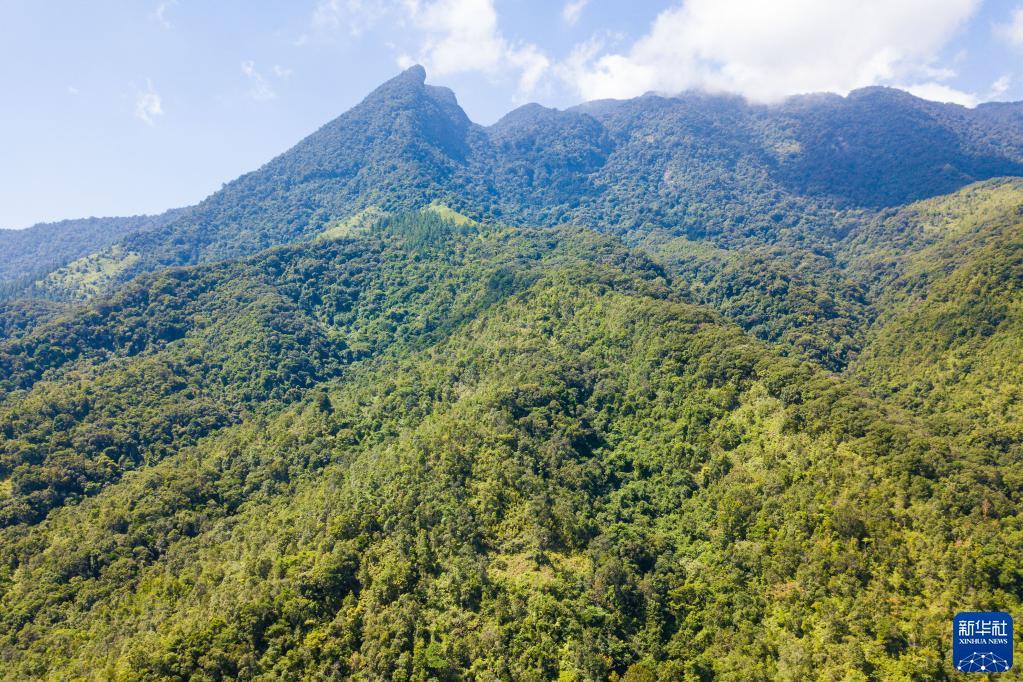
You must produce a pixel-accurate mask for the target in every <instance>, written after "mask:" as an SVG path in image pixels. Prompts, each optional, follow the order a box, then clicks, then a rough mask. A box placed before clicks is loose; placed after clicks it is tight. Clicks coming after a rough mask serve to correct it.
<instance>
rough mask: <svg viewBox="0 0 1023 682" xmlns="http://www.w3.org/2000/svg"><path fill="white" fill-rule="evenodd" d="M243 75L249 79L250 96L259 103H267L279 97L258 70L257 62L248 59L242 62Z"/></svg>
mask: <svg viewBox="0 0 1023 682" xmlns="http://www.w3.org/2000/svg"><path fill="white" fill-rule="evenodd" d="M242 73H243V74H245V77H246V78H248V79H249V96H250V97H252V99H254V100H256V101H257V102H266V101H267V100H271V99H274V98H275V97H277V93H276V92H274V89H273V88H272V87H270V83H268V82H267V80H266V78H264V77H263V74H261V73H260V72H259V71H257V70H256V62H254V61H252V60H251V59H247V60H245V61H244V62H242Z"/></svg>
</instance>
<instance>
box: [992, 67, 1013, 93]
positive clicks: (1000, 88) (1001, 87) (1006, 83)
mask: <svg viewBox="0 0 1023 682" xmlns="http://www.w3.org/2000/svg"><path fill="white" fill-rule="evenodd" d="M1010 87H1012V76H1011V75H1010V74H1007V73H1006V74H1002V75H1001V76H999V77H998V80H996V81H995V82H994V83H992V84H991V99H998V98H999V97H1001V96H1002V95H1004V94H1005V93H1006V92H1008V91H1009V88H1010Z"/></svg>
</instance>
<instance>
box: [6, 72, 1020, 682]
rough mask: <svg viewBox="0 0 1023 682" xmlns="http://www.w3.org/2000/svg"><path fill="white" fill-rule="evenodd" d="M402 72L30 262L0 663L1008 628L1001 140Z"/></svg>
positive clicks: (891, 104)
mask: <svg viewBox="0 0 1023 682" xmlns="http://www.w3.org/2000/svg"><path fill="white" fill-rule="evenodd" d="M424 78H425V74H424V72H423V71H422V70H421V69H420V68H413V69H410V70H409V71H406V72H405V73H403V74H401V75H400V76H398V77H397V78H396V79H394V80H392V81H390V82H388V83H386V84H384V85H383V86H381V88H380V89H378V90H377V91H375V92H374V93H372V94H371V95H370V96H369V97H368V98H367V99H366V100H365V101H364V102H363V103H361V104H360V105H358V106H357V107H356V108H355V109H353V110H352V111H350V112H348V113H346V114H344V115H342V116H341V117H340V118H338V119H336V120H335V121H333V122H331V123H329V124H327V125H326V126H324V127H323V128H322V129H321V130H319V131H317V132H316V133H314V134H313V135H311V136H310V137H309V138H307V139H306V140H304V141H302V142H301V143H299V145H297V146H296V147H295V148H294V149H292V150H290V151H289V152H286V153H285V154H283V155H282V156H280V157H278V158H276V159H274V160H272V161H270V162H269V163H268V164H267V165H266V166H264V167H263V168H261V169H259V170H257V171H255V172H253V173H250V174H248V175H246V176H243V177H242V178H239V179H238V180H236V181H235V182H233V183H230V184H228V185H227V186H226V187H225V188H224V189H223V190H221V191H220V192H218V193H216V194H214V195H213V196H211V197H210V198H208V199H207V200H205V201H204V202H202V203H200V204H198V205H197V206H194V207H190V208H187V209H182V210H180V211H177V212H172V213H170V214H165V215H164V216H161V217H160V218H154V219H145V220H141V219H139V220H136V219H126V222H123V223H112V224H110V225H107V226H106V227H104V226H102V225H98V224H95V225H93V224H91V223H90V224H89V225H91V226H92V227H95V228H96V229H97V230H98V232H102V235H99V234H93V233H90V232H89V231H88V230H82V231H76V230H75V229H74V224H66V225H64V226H61V227H58V228H53V229H57V230H65V231H66V232H67V234H68V235H69V236H68V237H67V238H66V239H65V238H62V239H61V240H58V242H56V243H55V244H56V245H55V247H54V250H53V251H52V252H46V250H45V249H43V248H42V245H41V244H42V242H41V241H37V243H35V245H34V246H33V247H32V248H35V249H37V250H38V249H41V250H38V252H33V251H32V250H31V249H28V248H27V247H26V248H22V249H21V250H17V251H16V253H17V254H18V255H17V258H15V259H13V260H12V261H11V263H10V264H9V265H8V266H7V267H9V269H10V270H9V272H8V271H3V272H4V273H6V274H4V275H3V277H6V278H8V279H9V280H10V281H12V282H13V281H14V280H18V281H17V283H15V284H12V285H11V286H9V287H8V288H7V289H5V292H6V294H7V300H4V301H2V302H0V607H2V608H0V676H2V677H3V678H6V679H12V680H18V679H38V678H52V679H123V680H135V679H152V680H186V679H197V680H225V679H244V680H254V679H262V680H271V679H273V680H276V679H339V678H340V679H349V678H351V679H363V680H383V679H386V680H431V679H442V680H458V679H480V680H546V679H560V680H603V679H612V680H632V681H638V680H662V679H664V680H675V679H678V680H707V679H717V678H721V679H758V680H768V679H787V680H803V679H848V680H868V679H907V680H908V679H951V678H953V677H954V676H955V673H954V672H953V670H952V667H951V663H950V651H949V647H950V641H949V639H948V635H949V631H950V627H951V625H950V624H951V619H952V616H953V615H954V614H955V613H956V612H957V611H961V610H1000V611H1009V612H1018V611H1019V608H1020V604H1021V601H1023V563H1021V561H1023V528H1021V521H1020V519H1021V516H1020V515H1021V512H1023V408H1021V405H1023V371H1021V369H1020V368H1021V367H1023V288H1021V282H1023V179H1021V178H1020V177H1012V176H1023V109H1021V108H1020V106H1019V105H997V106H994V105H991V106H981V107H977V108H975V109H964V108H962V107H954V106H949V105H939V104H935V103H931V102H926V101H923V100H919V99H917V98H913V97H911V96H909V95H907V94H905V93H901V92H899V91H894V90H889V89H880V88H871V89H867V90H862V91H856V92H853V93H852V94H850V95H849V96H848V97H845V98H841V97H837V96H812V97H801V98H794V99H791V100H789V101H787V102H786V103H784V104H781V105H776V106H772V107H765V106H758V105H752V104H749V103H747V102H745V101H743V100H741V99H737V98H731V97H723V96H710V95H703V94H697V93H689V94H685V95H682V96H679V97H662V96H654V95H648V96H645V97H641V98H638V99H635V100H629V101H603V102H592V103H589V104H586V105H583V106H580V107H576V108H574V109H571V110H568V111H557V110H552V109H546V108H543V107H540V106H538V105H528V106H526V107H523V108H521V109H518V110H516V111H514V112H512V113H510V114H508V115H507V116H506V117H505V118H503V119H502V120H501V121H499V122H498V123H496V124H495V125H493V126H490V127H487V128H484V127H481V126H478V125H475V124H473V123H472V122H471V121H469V119H468V118H467V117H466V116H465V114H464V113H463V112H462V110H461V109H460V108H459V106H458V104H457V101H456V99H455V97H454V95H453V94H452V93H451V92H450V91H449V90H446V89H444V88H438V87H434V86H428V85H426V84H425V82H424ZM92 227H90V228H89V229H92ZM47 229H49V228H47ZM38 234H39V235H41V234H43V233H42V232H39V233H38ZM0 238H5V237H4V236H3V235H0ZM33 239H38V235H37V236H36V237H32V236H31V235H29V237H26V238H25V240H26V241H25V243H26V244H28V243H30V242H32V240H33ZM19 248H21V247H19ZM33 253H34V254H35V255H33ZM15 268H17V270H15ZM10 273H15V274H14V275H11V274H10ZM26 273H27V275H28V278H27V279H25V278H22V279H18V278H19V277H22V275H24V274H26Z"/></svg>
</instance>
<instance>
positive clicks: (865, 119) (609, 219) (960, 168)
mask: <svg viewBox="0 0 1023 682" xmlns="http://www.w3.org/2000/svg"><path fill="white" fill-rule="evenodd" d="M425 81H426V72H425V70H424V69H423V68H422V67H412V68H410V69H409V70H407V71H405V72H403V73H401V74H399V75H398V76H396V77H395V78H393V79H392V80H390V81H388V82H386V83H385V84H383V85H381V86H380V87H379V88H377V89H376V90H375V91H374V92H372V93H370V94H369V95H368V96H367V97H366V98H365V99H364V100H363V101H362V102H360V103H359V104H358V105H356V106H355V107H353V108H352V109H351V110H350V111H348V112H346V113H344V114H342V115H341V116H339V117H337V118H336V119H334V120H332V121H331V122H329V123H327V124H325V125H324V126H322V127H321V128H320V129H318V130H317V131H315V132H313V133H312V134H310V135H309V136H307V137H306V138H304V139H303V140H302V141H300V142H299V143H297V144H296V145H295V146H294V147H293V148H292V149H290V150H289V151H287V152H284V153H283V154H281V155H279V156H277V157H275V158H274V159H273V160H271V161H269V162H268V163H267V164H265V165H264V166H262V167H261V168H259V169H257V170H255V171H252V172H250V173H247V174H245V175H243V176H241V177H240V178H238V179H236V180H234V181H232V182H230V183H228V184H227V185H226V186H225V187H224V188H223V189H222V190H220V191H218V192H216V193H214V194H213V195H211V196H210V197H208V198H207V199H205V200H203V201H202V202H200V203H199V204H197V205H196V206H193V207H189V208H187V209H181V214H180V216H179V217H178V219H177V220H174V221H171V223H170V224H167V225H164V226H161V227H159V228H158V229H156V230H149V231H146V232H145V233H138V234H132V235H128V236H127V237H126V238H125V239H122V240H120V242H119V243H120V245H121V248H122V249H123V250H124V251H126V252H129V253H137V254H140V260H139V262H138V263H134V264H131V265H130V266H128V267H124V268H123V272H120V273H119V274H117V275H116V276H115V277H113V278H111V280H110V283H109V284H110V285H111V286H113V285H116V284H117V283H118V282H122V281H125V280H126V279H128V278H130V277H132V276H134V275H135V274H137V273H138V272H141V271H146V270H151V269H153V268H157V267H163V266H166V265H181V264H189V263H196V262H208V261H212V260H219V259H224V258H232V257H235V256H240V255H245V254H248V253H254V252H256V251H258V250H260V249H263V248H267V247H269V246H273V245H276V244H283V243H289V242H291V241H295V240H302V239H308V238H311V237H313V236H315V234H316V233H317V232H319V231H321V230H322V229H323V226H324V225H325V224H326V223H328V222H330V221H332V220H335V221H336V220H343V219H345V218H347V217H350V216H352V215H355V214H357V213H358V212H360V211H362V210H364V209H366V208H369V207H370V206H378V207H381V208H383V209H384V210H414V209H417V208H421V207H423V206H426V205H429V204H430V203H432V202H435V201H440V202H443V203H446V204H448V205H450V206H452V207H454V208H455V209H457V210H459V211H461V212H463V213H465V214H467V215H470V216H472V217H474V218H477V219H484V220H500V221H504V222H511V223H516V222H518V223H522V224H525V223H532V224H542V225H551V226H553V225H557V224H560V223H566V222H572V223H576V224H581V225H585V226H588V227H593V228H595V229H598V230H604V231H611V232H615V233H618V234H624V235H632V237H630V238H637V239H640V238H642V236H643V234H645V233H646V232H647V231H649V230H650V229H662V230H670V231H673V232H675V233H676V235H685V236H687V237H689V238H695V239H707V240H710V241H712V242H714V243H717V244H729V243H734V244H751V243H763V242H772V241H778V240H789V241H791V240H798V241H803V242H808V241H809V242H819V243H826V242H828V241H830V240H832V239H833V238H834V237H835V236H840V235H841V234H843V233H844V232H845V231H847V230H848V229H849V228H850V225H851V224H854V223H856V222H857V221H859V220H860V219H861V218H860V216H861V214H863V213H864V212H866V213H872V212H874V211H876V210H879V209H882V208H884V207H886V206H891V205H896V204H902V203H906V202H907V201H912V200H916V199H922V198H926V197H927V196H936V195H940V194H946V193H948V192H950V191H954V190H955V189H958V188H959V187H962V186H964V185H966V184H969V183H971V182H974V181H976V180H980V179H986V178H990V177H995V176H999V175H1023V104H1019V103H1017V104H1006V105H997V106H991V107H984V108H978V109H974V110H969V109H964V108H962V107H957V106H954V105H944V104H938V103H933V102H927V101H925V100H921V99H919V98H916V97H913V96H912V95H909V94H908V93H902V92H901V91H897V90H893V89H889V88H868V89H863V90H857V91H854V93H850V95H849V96H847V97H844V98H840V97H837V96H836V97H826V98H823V99H822V98H820V97H818V96H805V97H797V98H792V99H790V100H788V101H787V102H785V103H782V104H779V105H774V106H768V105H753V104H749V103H747V102H745V101H744V100H742V99H741V98H738V97H736V96H728V95H710V94H706V93H696V94H694V93H683V94H681V95H679V96H675V97H664V96H660V95H649V96H644V97H640V98H637V99H634V100H618V101H607V100H605V101H602V102H593V103H588V104H583V105H579V106H577V107H572V108H569V109H566V110H557V109H548V108H543V107H539V105H537V106H532V105H527V106H526V107H520V108H519V109H516V110H513V111H512V112H509V114H508V115H506V116H505V117H503V118H502V119H501V120H499V121H498V122H496V123H494V124H493V125H491V126H486V127H484V126H480V125H477V124H475V123H473V122H472V121H470V120H469V118H468V117H467V116H466V115H465V112H464V111H463V110H462V109H461V107H459V106H458V104H457V98H456V97H455V95H454V93H453V92H451V91H450V90H448V89H446V88H440V87H438V86H433V85H427V84H426V82H425ZM30 290H31V287H30ZM33 291H34V294H35V295H43V296H47V295H49V296H51V297H53V296H56V297H58V298H60V297H61V296H62V294H61V293H60V291H59V290H53V291H50V292H49V293H48V292H47V285H46V284H45V283H44V284H42V285H41V286H39V287H36V288H35V289H34V290H33Z"/></svg>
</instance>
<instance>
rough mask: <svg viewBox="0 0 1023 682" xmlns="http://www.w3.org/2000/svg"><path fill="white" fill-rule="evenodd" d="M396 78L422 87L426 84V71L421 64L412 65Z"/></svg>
mask: <svg viewBox="0 0 1023 682" xmlns="http://www.w3.org/2000/svg"><path fill="white" fill-rule="evenodd" d="M396 78H402V79H406V80H410V81H415V82H418V83H419V84H420V85H423V84H424V83H426V69H425V68H424V67H423V65H422V64H414V65H412V66H410V67H408V68H407V69H405V70H404V71H402V72H401V73H400V74H398V75H397V76H396Z"/></svg>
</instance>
